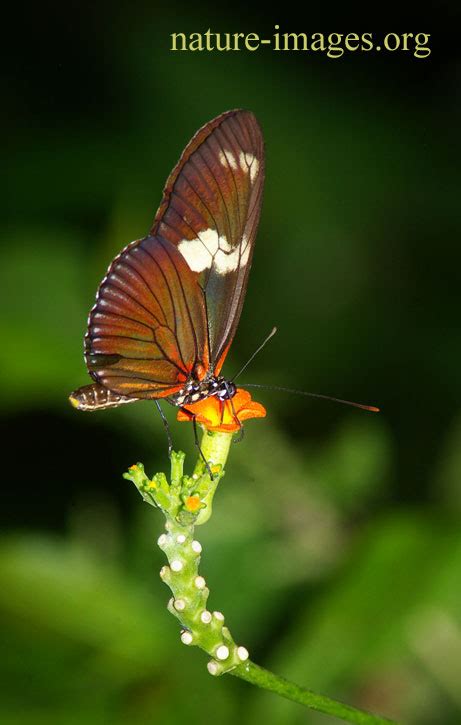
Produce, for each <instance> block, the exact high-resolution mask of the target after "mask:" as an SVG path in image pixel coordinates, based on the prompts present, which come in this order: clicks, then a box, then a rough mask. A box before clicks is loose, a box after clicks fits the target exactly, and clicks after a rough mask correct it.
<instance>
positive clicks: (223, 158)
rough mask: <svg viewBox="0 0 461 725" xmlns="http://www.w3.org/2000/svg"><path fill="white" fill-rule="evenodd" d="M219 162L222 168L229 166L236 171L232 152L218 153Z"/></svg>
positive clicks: (235, 160) (235, 162)
mask: <svg viewBox="0 0 461 725" xmlns="http://www.w3.org/2000/svg"><path fill="white" fill-rule="evenodd" d="M219 161H220V162H221V164H222V166H230V167H231V169H234V171H236V169H237V159H236V158H235V156H234V154H233V153H232V151H227V150H226V151H220V152H219Z"/></svg>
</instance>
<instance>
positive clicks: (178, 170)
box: [151, 110, 264, 374]
mask: <svg viewBox="0 0 461 725" xmlns="http://www.w3.org/2000/svg"><path fill="white" fill-rule="evenodd" d="M263 185H264V142H263V137H262V133H261V130H260V127H259V125H258V122H257V121H256V118H255V116H254V115H253V114H252V113H250V112H249V111H242V110H236V111H228V112H227V113H224V114H222V115H221V116H218V117H217V118H215V119H214V120H213V121H210V122H209V123H207V124H206V125H205V126H204V127H203V128H201V129H200V130H199V131H198V132H197V133H196V135H195V136H194V137H193V139H192V140H191V141H190V143H189V144H188V145H187V147H186V149H185V150H184V152H183V154H182V156H181V158H180V160H179V162H178V164H177V165H176V167H175V168H174V169H173V171H172V173H171V174H170V176H169V178H168V180H167V183H166V186H165V189H164V196H163V199H162V202H161V204H160V207H159V210H158V212H157V215H156V217H155V220H154V224H153V227H152V229H151V234H152V235H155V236H159V237H161V238H163V239H165V240H168V241H169V242H170V243H171V244H173V245H175V246H176V248H177V249H178V250H179V252H180V253H181V255H182V256H183V258H184V259H185V260H186V262H187V264H188V266H189V268H190V270H191V271H193V272H195V273H197V274H198V280H199V283H200V286H201V287H202V289H203V291H204V294H205V304H206V313H207V324H208V341H209V353H210V363H211V368H212V371H213V372H214V373H215V374H218V373H219V370H220V368H221V366H222V363H223V361H224V358H225V356H226V353H227V350H228V349H229V346H230V344H231V342H232V339H233V337H234V334H235V330H236V327H237V324H238V321H239V318H240V313H241V310H242V305H243V300H244V296H245V291H246V285H247V280H248V274H249V271H250V266H251V261H252V256H253V247H254V241H255V236H256V230H257V226H258V222H259V215H260V211H261V201H262V192H263Z"/></svg>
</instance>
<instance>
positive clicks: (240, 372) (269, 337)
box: [231, 327, 277, 383]
mask: <svg viewBox="0 0 461 725" xmlns="http://www.w3.org/2000/svg"><path fill="white" fill-rule="evenodd" d="M276 332H277V328H276V327H273V328H272V330H271V331H270V332H269V334H268V336H267V337H266V338H265V339H264V340H263V342H262V343H261V344H260V346H259V347H258V349H257V350H255V351H254V353H253V355H252V356H251V357H250V359H249V360H247V361H246V363H245V365H244V366H243V368H241V370H239V371H238V373H237V375H234V377H233V378H232V380H231V383H233V382H234V381H235V380H237V378H238V376H239V375H241V374H242V373H243V371H244V370H246V369H247V367H248V365H249V364H250V363H251V362H252V360H254V358H255V357H256V355H257V354H258V352H261V350H262V349H263V347H264V345H265V344H266V343H267V342H269V340H270V339H271V337H274V335H275V333H276Z"/></svg>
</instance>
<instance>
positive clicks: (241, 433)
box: [229, 398, 245, 443]
mask: <svg viewBox="0 0 461 725" xmlns="http://www.w3.org/2000/svg"><path fill="white" fill-rule="evenodd" d="M229 402H230V406H231V410H232V416H233V418H234V420H235V422H236V423H237V424H238V427H239V430H238V433H237V435H236V436H235V437H234V438H233V439H232V442H233V443H241V442H242V441H243V438H244V436H245V428H244V427H243V424H242V421H241V420H240V418H239V417H238V415H237V413H236V412H235V408H234V401H233V400H232V398H230V399H229Z"/></svg>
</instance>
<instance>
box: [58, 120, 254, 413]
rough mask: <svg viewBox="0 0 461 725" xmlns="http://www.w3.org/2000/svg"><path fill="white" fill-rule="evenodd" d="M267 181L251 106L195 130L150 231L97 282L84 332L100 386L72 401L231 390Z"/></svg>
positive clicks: (178, 402) (185, 399)
mask: <svg viewBox="0 0 461 725" xmlns="http://www.w3.org/2000/svg"><path fill="white" fill-rule="evenodd" d="M263 185H264V142H263V137H262V134H261V129H260V127H259V124H258V122H257V121H256V118H255V116H254V115H253V114H252V113H251V112H249V111H243V110H235V111H228V112H227V113H223V114H222V115H220V116H218V117H217V118H215V119H214V120H212V121H210V122H209V123H207V124H206V125H205V126H203V128H201V129H200V130H199V131H198V132H197V133H196V134H195V136H194V137H193V138H192V140H191V141H190V142H189V144H188V145H187V146H186V149H185V150H184V152H183V154H182V156H181V158H180V160H179V162H178V164H177V165H176V166H175V168H174V169H173V171H172V172H171V174H170V176H169V177H168V180H167V183H166V186H165V189H164V192H163V198H162V201H161V204H160V207H159V210H158V212H157V214H156V216H155V220H154V223H153V225H152V229H151V230H150V233H149V235H148V236H147V237H145V238H144V239H139V240H137V241H135V242H132V243H131V244H129V245H128V246H127V247H125V249H124V250H123V251H122V252H121V253H120V254H119V255H118V256H117V257H116V258H115V259H114V261H113V262H112V264H111V265H110V267H109V269H108V272H107V274H106V276H105V277H104V279H103V280H102V282H101V284H100V286H99V289H98V292H97V295H96V303H95V305H94V307H93V309H92V310H91V312H90V314H89V318H88V330H87V333H86V335H85V361H86V365H87V368H88V371H89V373H90V375H91V377H92V378H93V380H94V381H95V382H94V383H93V384H92V385H86V386H84V387H82V388H79V389H78V390H76V391H74V392H73V393H72V394H71V396H70V400H71V402H72V404H73V405H74V406H75V407H76V408H78V409H79V410H99V409H102V408H108V407H114V406H117V405H120V404H122V403H131V402H133V401H135V400H140V399H154V400H157V399H159V398H165V399H166V400H167V401H168V402H170V403H172V404H173V405H175V406H178V407H181V408H183V407H185V406H187V405H189V404H194V403H196V402H198V401H200V400H203V399H205V398H208V397H210V396H215V397H216V398H217V399H218V400H219V401H224V402H225V401H229V400H231V399H232V398H233V397H234V395H235V394H236V386H235V384H234V383H233V382H231V381H229V380H226V378H224V377H222V376H221V375H220V371H221V368H222V365H223V362H224V360H225V358H226V355H227V353H228V350H229V347H230V345H231V343H232V340H233V338H234V335H235V331H236V328H237V325H238V321H239V318H240V314H241V311H242V305H243V300H244V298H245V291H246V286H247V283H248V275H249V272H250V267H251V262H252V257H253V249H254V243H255V237H256V231H257V227H258V222H259V216H260V211H261V201H262V193H263Z"/></svg>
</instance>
